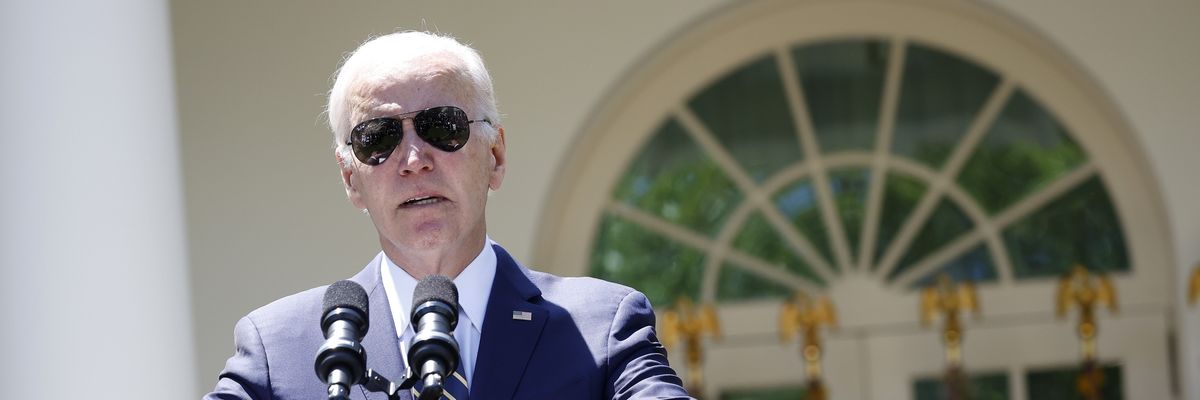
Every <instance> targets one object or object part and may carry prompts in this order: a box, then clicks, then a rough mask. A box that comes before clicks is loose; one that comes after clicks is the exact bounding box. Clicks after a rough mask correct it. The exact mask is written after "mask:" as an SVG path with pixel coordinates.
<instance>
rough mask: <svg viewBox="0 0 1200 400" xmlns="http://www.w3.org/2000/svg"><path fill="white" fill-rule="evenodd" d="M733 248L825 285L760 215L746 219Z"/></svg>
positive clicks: (734, 240)
mask: <svg viewBox="0 0 1200 400" xmlns="http://www.w3.org/2000/svg"><path fill="white" fill-rule="evenodd" d="M733 248H735V249H737V250H740V251H742V252H743V253H746V254H749V255H752V256H755V257H758V258H761V259H762V260H763V261H766V262H769V263H772V264H775V265H782V266H784V267H785V268H787V270H788V271H791V272H792V273H794V274H796V275H799V276H800V277H802V278H804V279H807V280H809V281H812V282H813V283H816V284H817V285H822V286H823V285H824V282H823V281H822V280H821V278H820V277H818V275H817V274H816V273H815V272H813V270H812V267H810V266H809V265H808V264H807V263H805V262H804V261H801V260H800V257H799V256H797V255H796V253H794V252H792V248H791V247H790V246H788V244H787V243H786V242H784V240H783V237H781V236H780V235H779V232H777V231H775V228H774V227H772V226H771V224H770V223H769V222H767V220H766V218H763V216H762V214H760V213H754V215H751V216H750V218H747V219H746V223H745V224H744V225H742V231H741V232H739V233H738V235H737V237H735V238H734V239H733Z"/></svg>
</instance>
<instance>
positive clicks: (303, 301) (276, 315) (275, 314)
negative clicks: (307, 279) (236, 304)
mask: <svg viewBox="0 0 1200 400" xmlns="http://www.w3.org/2000/svg"><path fill="white" fill-rule="evenodd" d="M327 287H328V285H326V286H320V287H315V288H312V289H308V290H305V291H302V292H299V293H295V294H291V295H288V296H285V297H282V298H280V299H278V300H275V301H272V302H270V303H268V304H267V305H264V306H262V307H259V308H257V309H255V310H254V311H251V312H250V313H249V314H247V315H246V318H247V319H249V320H250V321H251V322H253V323H254V325H255V326H256V327H257V328H258V329H259V330H260V331H261V330H272V329H294V328H295V327H294V326H292V325H293V324H294V323H295V321H296V318H303V317H304V316H308V317H310V318H312V321H313V325H314V326H319V319H320V316H319V315H318V314H319V313H320V312H321V303H322V301H323V299H324V297H325V289H326V288H327Z"/></svg>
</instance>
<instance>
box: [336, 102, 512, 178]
mask: <svg viewBox="0 0 1200 400" xmlns="http://www.w3.org/2000/svg"><path fill="white" fill-rule="evenodd" d="M406 119H411V120H412V121H413V129H414V130H416V131H417V136H418V137H420V138H421V140H424V141H425V142H426V143H429V144H430V145H432V146H433V147H436V148H438V149H439V150H441V151H444V152H447V153H452V152H455V151H458V149H461V148H462V147H463V146H465V145H466V144H467V139H470V138H471V124H473V123H476V122H486V123H487V124H488V125H492V121H491V120H490V119H487V118H484V119H467V112H466V111H463V110H462V109H461V108H458V107H455V106H441V107H433V108H427V109H424V110H420V111H413V112H407V113H404V114H399V115H395V116H391V117H383V118H374V119H369V120H366V121H363V122H362V123H359V124H358V125H356V126H355V127H354V129H352V130H351V131H350V139H349V140H347V141H346V144H347V145H349V146H350V148H351V149H353V150H354V156H355V157H356V158H358V160H359V161H362V162H363V164H367V165H379V164H383V162H384V161H386V160H387V158H388V156H390V155H391V154H392V151H393V150H396V146H397V145H399V144H400V139H401V138H403V137H404V120H406Z"/></svg>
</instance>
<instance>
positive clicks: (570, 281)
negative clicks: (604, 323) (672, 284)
mask: <svg viewBox="0 0 1200 400" xmlns="http://www.w3.org/2000/svg"><path fill="white" fill-rule="evenodd" d="M529 278H530V280H531V281H532V282H533V283H534V285H536V286H537V287H538V289H540V290H541V291H542V298H544V299H546V300H548V301H550V302H553V303H555V304H559V305H562V306H564V307H566V308H567V309H568V310H571V311H572V312H578V311H580V310H582V309H588V310H594V311H600V310H607V312H615V311H616V308H617V307H618V306H619V305H620V304H621V302H622V301H623V300H625V299H626V298H627V297H630V295H637V296H641V297H644V295H642V294H641V292H639V291H637V290H636V289H633V288H631V287H629V286H625V285H622V284H619V283H613V282H609V281H606V280H603V279H598V278H592V277H562V276H558V275H553V274H548V273H545V272H538V271H533V270H529Z"/></svg>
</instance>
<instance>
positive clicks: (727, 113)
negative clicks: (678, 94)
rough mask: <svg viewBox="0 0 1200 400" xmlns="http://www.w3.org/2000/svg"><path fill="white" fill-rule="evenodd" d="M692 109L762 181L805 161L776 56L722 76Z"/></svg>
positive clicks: (704, 92) (737, 158) (696, 100)
mask: <svg viewBox="0 0 1200 400" xmlns="http://www.w3.org/2000/svg"><path fill="white" fill-rule="evenodd" d="M688 105H689V106H690V107H691V109H692V111H693V112H695V113H696V116H697V117H699V118H700V120H701V121H702V122H704V124H705V125H706V126H708V129H709V130H711V131H712V133H713V135H716V137H717V140H718V141H720V142H721V144H722V145H724V146H725V148H726V149H728V150H729V152H730V153H731V154H732V155H733V157H734V159H736V160H737V161H738V162H739V163H741V165H742V167H744V168H745V169H746V172H747V173H749V174H750V176H752V177H754V179H756V180H758V181H759V182H762V181H765V180H766V179H767V178H768V177H770V176H771V175H772V174H774V173H775V172H777V171H779V170H780V169H782V168H784V167H786V166H788V165H790V164H792V163H795V162H797V161H800V160H801V158H802V155H803V152H802V151H801V147H800V140H799V138H798V137H797V136H796V128H795V127H794V126H793V124H792V112H791V109H790V107H789V106H788V104H787V97H786V95H785V94H784V92H783V81H782V80H781V79H780V77H779V67H778V65H777V64H776V61H775V57H774V56H766V57H763V58H760V59H758V60H756V61H754V62H751V63H750V64H748V65H746V66H744V67H742V68H741V69H738V70H737V71H734V72H732V73H730V74H729V75H726V76H724V77H722V78H721V80H719V81H717V82H716V83H714V84H712V85H711V86H709V87H707V88H705V89H704V91H702V92H700V94H697V95H696V97H694V98H692V100H691V102H689V103H688Z"/></svg>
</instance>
